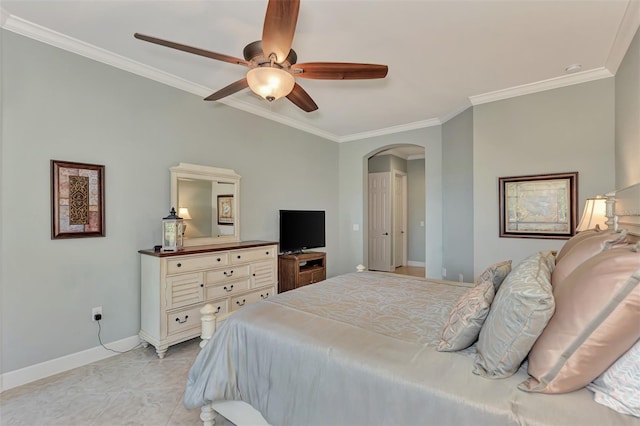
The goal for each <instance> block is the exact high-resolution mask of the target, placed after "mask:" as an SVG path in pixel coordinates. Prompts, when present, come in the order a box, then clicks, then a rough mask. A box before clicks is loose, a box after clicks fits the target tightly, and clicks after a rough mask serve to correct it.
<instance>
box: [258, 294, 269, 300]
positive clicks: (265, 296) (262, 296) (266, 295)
mask: <svg viewBox="0 0 640 426" xmlns="http://www.w3.org/2000/svg"><path fill="white" fill-rule="evenodd" d="M260 297H261V298H263V299H266V298H267V297H269V293H267V294H261V295H260Z"/></svg>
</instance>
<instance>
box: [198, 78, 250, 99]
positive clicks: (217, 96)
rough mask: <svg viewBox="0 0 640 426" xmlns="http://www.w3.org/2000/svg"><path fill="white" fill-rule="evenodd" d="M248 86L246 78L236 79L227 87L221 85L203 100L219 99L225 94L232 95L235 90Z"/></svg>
mask: <svg viewBox="0 0 640 426" xmlns="http://www.w3.org/2000/svg"><path fill="white" fill-rule="evenodd" d="M247 87H249V83H247V79H246V78H243V79H242V80H238V81H236V82H235V83H231V84H230V85H228V86H227V87H223V88H222V89H220V90H218V91H217V92H216V93H213V94H211V95H209V96H207V97H206V98H204V100H205V101H217V100H219V99H222V98H224V97H225V96H229V95H233V94H234V93H236V92H239V91H240V90H242V89H246V88H247Z"/></svg>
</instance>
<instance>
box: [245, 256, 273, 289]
mask: <svg viewBox="0 0 640 426" xmlns="http://www.w3.org/2000/svg"><path fill="white" fill-rule="evenodd" d="M275 282H276V263H275V262H273V261H271V260H267V261H265V262H259V263H254V264H252V265H251V287H252V288H258V287H263V286H266V285H273V283H275Z"/></svg>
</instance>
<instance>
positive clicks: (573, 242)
mask: <svg viewBox="0 0 640 426" xmlns="http://www.w3.org/2000/svg"><path fill="white" fill-rule="evenodd" d="M601 232H609V231H607V230H604V231H601V230H599V229H588V230H586V231H582V232H578V233H577V234H576V235H574V236H573V237H571V238H569V239H568V240H567V242H566V243H564V245H563V246H562V248H561V249H560V251H559V252H558V254H557V255H556V264H557V263H558V262H560V259H562V258H563V257H564V255H565V254H567V253H569V250H571V248H572V247H573V246H574V245H576V244H577V243H579V242H580V241H582V240H584V239H585V238H589V237H591V236H594V235H598V234H600V233H601Z"/></svg>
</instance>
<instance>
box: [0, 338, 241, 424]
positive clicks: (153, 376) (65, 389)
mask: <svg viewBox="0 0 640 426" xmlns="http://www.w3.org/2000/svg"><path fill="white" fill-rule="evenodd" d="M199 343H200V339H198V338H196V339H193V340H189V341H187V342H184V343H181V344H178V345H175V346H171V347H170V348H169V351H168V352H167V355H166V357H165V358H164V359H159V358H158V357H157V356H156V352H155V348H153V347H152V346H149V347H148V348H146V349H143V348H139V349H135V350H133V351H131V352H128V353H126V354H122V355H116V356H113V357H111V358H108V359H105V360H102V361H99V362H96V363H93V364H89V365H85V366H83V367H79V368H76V369H74V370H70V371H67V372H64V373H61V374H57V375H55V376H51V377H48V378H46V379H42V380H39V381H37V382H33V383H29V384H26V385H24V386H20V387H18V388H14V389H10V390H8V391H6V392H3V393H2V394H0V424H1V425H2V426H8V425H20V426H32V425H34V426H35V425H64V426H73V425H78V426H84V425H154V426H155V425H201V424H202V422H201V421H200V417H199V416H200V410H199V409H196V410H187V409H185V408H184V406H183V405H182V397H183V395H184V389H185V384H186V380H187V373H188V371H189V368H190V367H191V365H192V364H193V361H194V359H195V357H196V355H197V353H198V351H199V350H200V347H199ZM107 346H108V345H107ZM219 420H220V421H219ZM221 423H223V424H229V423H227V422H226V421H224V419H223V418H220V419H216V424H217V425H218V424H221Z"/></svg>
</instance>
